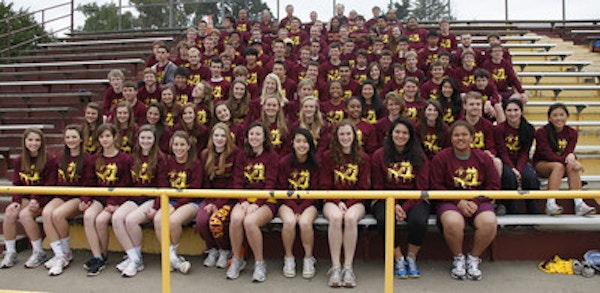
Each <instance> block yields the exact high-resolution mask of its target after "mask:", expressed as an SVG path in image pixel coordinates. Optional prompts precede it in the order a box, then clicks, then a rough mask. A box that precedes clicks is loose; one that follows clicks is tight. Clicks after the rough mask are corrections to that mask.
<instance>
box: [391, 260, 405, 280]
mask: <svg viewBox="0 0 600 293" xmlns="http://www.w3.org/2000/svg"><path fill="white" fill-rule="evenodd" d="M394 275H395V276H396V278H400V279H406V278H408V272H407V271H406V261H405V260H404V257H399V258H397V259H395V260H394Z"/></svg>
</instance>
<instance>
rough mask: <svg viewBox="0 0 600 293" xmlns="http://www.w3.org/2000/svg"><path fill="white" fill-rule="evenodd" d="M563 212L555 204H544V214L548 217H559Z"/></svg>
mask: <svg viewBox="0 0 600 293" xmlns="http://www.w3.org/2000/svg"><path fill="white" fill-rule="evenodd" d="M562 212H563V207H561V206H559V205H557V204H556V203H555V202H553V203H550V202H546V214H547V215H548V216H556V215H560V214H562Z"/></svg>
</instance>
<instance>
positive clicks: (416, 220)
mask: <svg viewBox="0 0 600 293" xmlns="http://www.w3.org/2000/svg"><path fill="white" fill-rule="evenodd" d="M371 212H372V214H373V215H374V216H375V219H377V230H379V235H381V237H382V238H383V240H384V241H385V201H383V200H378V201H377V202H376V203H375V204H374V205H373V207H372V208H371ZM430 213H431V206H430V205H429V203H427V202H425V201H421V202H419V203H418V204H416V205H414V206H412V208H411V209H410V210H408V213H407V214H406V219H405V221H406V222H407V226H408V243H409V244H412V245H415V246H422V245H423V240H424V239H425V234H426V233H427V220H428V219H429V214H430ZM394 218H395V217H394ZM399 235H400V225H398V224H397V223H396V229H395V234H394V247H399V246H400V237H399Z"/></svg>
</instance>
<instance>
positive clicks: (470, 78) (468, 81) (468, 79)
mask: <svg viewBox="0 0 600 293" xmlns="http://www.w3.org/2000/svg"><path fill="white" fill-rule="evenodd" d="M461 82H462V84H463V86H465V87H468V86H470V85H472V84H475V75H472V74H471V75H467V76H465V77H463V78H462V81H461Z"/></svg>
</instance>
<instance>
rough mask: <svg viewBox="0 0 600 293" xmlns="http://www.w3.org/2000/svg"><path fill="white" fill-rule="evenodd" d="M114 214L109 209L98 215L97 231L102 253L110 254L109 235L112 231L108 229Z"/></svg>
mask: <svg viewBox="0 0 600 293" xmlns="http://www.w3.org/2000/svg"><path fill="white" fill-rule="evenodd" d="M111 218H112V214H111V213H109V212H107V211H104V210H103V211H101V212H100V213H99V214H98V216H97V217H96V231H97V233H98V240H99V241H100V249H101V252H102V254H104V255H106V254H108V237H109V236H110V233H109V231H108V224H109V223H110V219H111Z"/></svg>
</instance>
